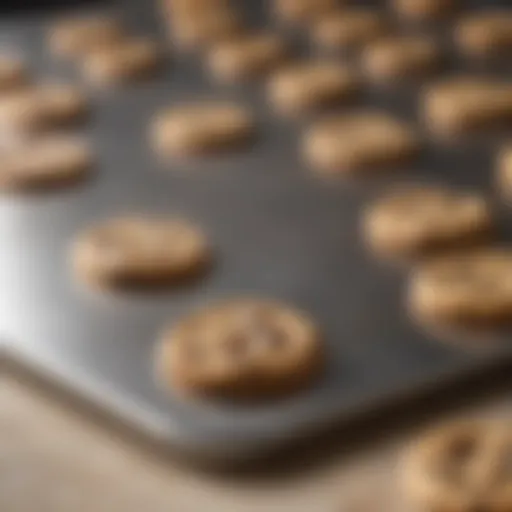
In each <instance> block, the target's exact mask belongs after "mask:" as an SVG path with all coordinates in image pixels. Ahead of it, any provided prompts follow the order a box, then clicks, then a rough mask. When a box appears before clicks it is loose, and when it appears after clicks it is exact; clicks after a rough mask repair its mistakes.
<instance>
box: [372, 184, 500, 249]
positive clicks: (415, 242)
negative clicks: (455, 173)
mask: <svg viewBox="0 0 512 512" xmlns="http://www.w3.org/2000/svg"><path fill="white" fill-rule="evenodd" d="M491 227H492V218H491V212H490V208H489V206H488V204H487V202H486V201H485V200H484V199H483V198H482V197H480V196H479V195H476V194H472V193H467V192H460V191H454V190H450V189H444V188H440V187H433V186H415V187H412V186H411V187H407V188H402V189H400V190H396V191H393V192H391V193H388V194H387V195H385V196H384V197H383V198H382V199H379V200H378V201H377V202H376V203H374V204H372V205H371V206H370V207H369V208H368V209H367V210H366V212H365V214H364V217H363V229H364V236H365V239H366V241H367V243H368V245H369V246H370V247H371V249H373V250H374V251H375V252H377V253H379V254H382V255H384V256H391V257H399V258H410V257H418V256H424V255H425V254H430V253H431V252H432V251H436V250H440V249H446V248H451V249H454V248H458V247H460V246H469V245H471V244H475V243H478V242H481V241H482V239H483V238H484V237H485V236H486V235H488V234H489V232H490V231H491Z"/></svg>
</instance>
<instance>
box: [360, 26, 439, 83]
mask: <svg viewBox="0 0 512 512" xmlns="http://www.w3.org/2000/svg"><path fill="white" fill-rule="evenodd" d="M441 62H442V51H441V48H440V47H439V45H438V44H437V42H436V41H435V40H434V39H432V38H431V37H426V36H392V37H386V38H382V39H379V40H377V41H375V42H373V43H370V44H368V45H367V46H366V47H365V49H364V50H363V53H362V56H361V66H362V68H363V71H364V73H365V74H366V75H367V76H368V77H369V78H370V79H371V80H372V81H374V82H377V83H387V82H388V83H389V82H391V83H398V81H400V80H403V79H411V78H412V79H415V78H421V77H425V76H427V75H430V74H432V73H433V72H435V71H438V70H439V68H440V65H441Z"/></svg>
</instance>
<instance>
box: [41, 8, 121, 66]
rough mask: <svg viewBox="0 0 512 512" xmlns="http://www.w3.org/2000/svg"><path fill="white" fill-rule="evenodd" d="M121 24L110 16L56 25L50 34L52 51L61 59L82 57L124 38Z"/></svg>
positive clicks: (88, 17)
mask: <svg viewBox="0 0 512 512" xmlns="http://www.w3.org/2000/svg"><path fill="white" fill-rule="evenodd" d="M124 35H125V32H124V29H123V27H122V25H121V23H120V22H119V21H118V20H116V19H114V18H112V17H109V16H104V15H98V16H81V17H76V18H67V19H62V20H59V21H58V22H57V23H54V24H53V25H52V26H51V27H50V29H49V33H48V44H49V46H50V49H51V51H52V52H53V53H54V54H55V55H57V56H59V57H73V58H75V57H82V56H83V55H85V54H87V53H88V52H89V51H91V50H97V49H98V48H104V47H108V46H110V45H111V44H113V43H118V42H119V41H120V40H121V39H123V38H124Z"/></svg>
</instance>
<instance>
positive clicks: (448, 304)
mask: <svg viewBox="0 0 512 512" xmlns="http://www.w3.org/2000/svg"><path fill="white" fill-rule="evenodd" d="M409 305H410V310H411V312H412V313H413V314H414V315H415V316H416V317H417V318H418V319H420V320H422V321H424V322H426V323H433V324H441V325H443V324H444V325H461V326H462V325H478V324H498V323H509V322H510V321H511V320H512V251H511V250H508V249H487V250H484V249H482V250H477V251H473V252H469V253H467V252H466V253H456V254H450V255H447V256H442V257H439V258H436V259H434V260H432V261H429V262H427V263H425V264H423V265H420V266H419V267H418V268H417V269H416V270H414V271H413V274H412V276H411V280H410V284H409Z"/></svg>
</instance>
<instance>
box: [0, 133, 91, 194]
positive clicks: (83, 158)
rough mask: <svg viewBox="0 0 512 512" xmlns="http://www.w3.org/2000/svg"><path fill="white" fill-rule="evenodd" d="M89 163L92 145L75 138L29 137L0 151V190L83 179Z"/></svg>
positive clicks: (46, 185) (28, 187) (89, 166)
mask: <svg viewBox="0 0 512 512" xmlns="http://www.w3.org/2000/svg"><path fill="white" fill-rule="evenodd" d="M92 164H93V156H92V152H91V148H90V147H89V145H88V144H87V143H86V142H85V141H83V140H81V139H78V138H76V137H67V136H48V137H46V138H43V139H35V140H31V141H30V142H27V143H20V144H19V145H16V146H13V147H12V148H10V149H4V150H2V151H0V189H2V190H25V189H34V188H47V187H54V186H60V185H64V184H67V183H70V182H75V181H77V180H80V179H81V178H83V177H84V176H85V175H86V174H87V172H88V171H89V169H90V168H91V166H92Z"/></svg>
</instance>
